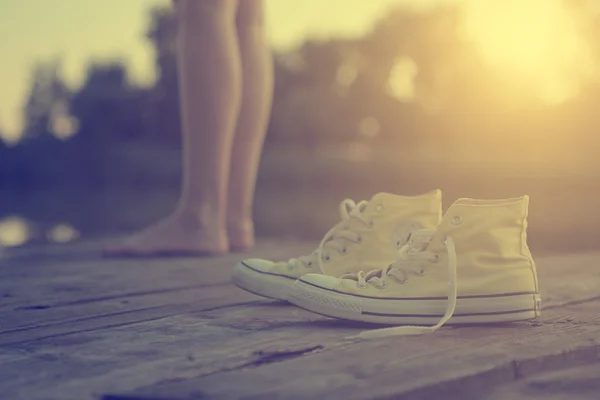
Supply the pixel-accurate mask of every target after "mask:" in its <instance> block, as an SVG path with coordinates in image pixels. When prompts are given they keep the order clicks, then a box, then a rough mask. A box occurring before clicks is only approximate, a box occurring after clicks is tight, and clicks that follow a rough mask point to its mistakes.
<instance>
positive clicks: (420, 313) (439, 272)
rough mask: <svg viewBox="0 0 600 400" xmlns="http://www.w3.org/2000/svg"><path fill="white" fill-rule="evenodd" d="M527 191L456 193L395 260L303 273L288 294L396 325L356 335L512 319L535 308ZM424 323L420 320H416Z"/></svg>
mask: <svg viewBox="0 0 600 400" xmlns="http://www.w3.org/2000/svg"><path fill="white" fill-rule="evenodd" d="M528 205H529V197H528V196H523V197H520V198H515V199H505V200H474V199H459V200H457V201H456V202H455V203H454V204H453V205H452V206H451V207H450V208H449V210H448V211H447V213H446V214H445V215H444V218H443V219H442V222H441V224H440V225H439V227H438V228H437V229H435V230H429V229H425V230H417V231H414V232H413V233H412V234H411V236H410V238H409V240H408V242H407V243H406V245H405V246H403V247H402V248H401V249H400V250H399V251H398V256H397V259H396V261H395V262H393V263H391V265H389V266H388V267H386V268H383V269H379V270H373V271H371V272H368V273H365V272H359V273H357V274H346V275H343V276H340V277H337V278H336V277H333V276H324V275H318V274H308V275H305V276H303V277H301V278H300V279H299V280H298V281H297V282H296V283H295V284H294V287H293V288H292V291H291V293H290V296H289V301H290V302H291V303H293V304H295V305H297V306H299V307H301V308H304V309H306V310H309V311H312V312H315V313H318V314H322V315H327V316H331V317H336V318H342V319H349V320H355V321H366V322H374V323H381V324H393V325H406V324H414V325H421V326H401V327H394V328H385V329H378V330H374V331H367V332H363V333H362V334H361V335H360V336H361V337H381V336H388V335H411V334H422V333H427V332H432V331H435V330H436V329H438V328H439V327H441V326H442V325H444V324H445V323H446V322H449V323H453V324H461V323H465V324H473V323H491V322H508V321H519V320H526V319H532V318H535V317H538V316H539V315H540V301H541V300H540V295H539V290H538V281H537V273H536V268H535V262H534V261H533V257H532V256H531V253H530V251H529V247H528V246H527V233H526V231H527V213H528ZM422 325H425V326H422Z"/></svg>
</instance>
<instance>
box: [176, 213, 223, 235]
mask: <svg viewBox="0 0 600 400" xmlns="http://www.w3.org/2000/svg"><path fill="white" fill-rule="evenodd" d="M174 214H175V216H176V217H178V218H179V219H180V220H181V223H182V225H183V226H184V228H185V229H186V230H189V231H215V232H226V231H227V226H226V222H225V221H226V220H225V218H224V217H220V216H219V214H218V213H216V212H210V210H207V209H194V208H191V207H178V208H177V210H176V211H175V213H174Z"/></svg>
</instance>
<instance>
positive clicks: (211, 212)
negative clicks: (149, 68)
mask: <svg viewBox="0 0 600 400" xmlns="http://www.w3.org/2000/svg"><path fill="white" fill-rule="evenodd" d="M174 4H175V6H176V8H177V10H176V11H177V15H178V18H179V23H180V25H179V29H180V32H179V59H178V62H179V73H180V91H181V94H180V96H181V107H182V127H183V152H184V157H183V189H182V194H181V198H180V201H179V204H178V207H177V210H176V211H175V212H174V214H173V215H171V216H170V217H169V218H167V219H165V220H164V221H161V222H159V223H158V224H156V225H154V226H152V227H150V228H148V229H146V230H145V231H143V232H141V233H140V234H138V235H136V236H134V237H132V238H130V239H127V240H126V241H125V242H123V243H121V244H119V245H116V246H113V247H111V248H108V249H107V253H108V254H109V255H110V253H116V254H123V253H127V254H133V255H152V254H157V253H163V252H165V253H170V252H191V253H211V254H222V253H225V252H227V251H228V248H229V243H228V238H227V232H226V230H227V228H226V226H227V225H226V224H227V209H226V206H227V197H228V196H227V190H228V178H229V172H230V163H231V149H232V145H233V138H234V131H235V122H236V118H237V115H238V112H239V104H240V101H241V65H240V56H239V48H238V43H237V36H236V25H235V17H236V9H237V0H201V1H197V0H177V1H175V2H174ZM157 161H159V160H157Z"/></svg>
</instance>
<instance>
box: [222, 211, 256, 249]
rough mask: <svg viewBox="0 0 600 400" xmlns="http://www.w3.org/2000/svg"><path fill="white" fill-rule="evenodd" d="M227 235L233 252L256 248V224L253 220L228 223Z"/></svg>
mask: <svg viewBox="0 0 600 400" xmlns="http://www.w3.org/2000/svg"><path fill="white" fill-rule="evenodd" d="M227 235H228V237H229V245H230V247H231V249H232V250H236V251H246V250H249V249H251V248H252V247H254V243H255V237H254V223H253V221H252V219H249V218H248V219H244V220H230V221H228V223H227Z"/></svg>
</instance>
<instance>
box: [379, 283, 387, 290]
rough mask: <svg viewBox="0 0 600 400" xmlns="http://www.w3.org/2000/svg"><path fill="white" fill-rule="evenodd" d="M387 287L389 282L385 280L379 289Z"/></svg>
mask: <svg viewBox="0 0 600 400" xmlns="http://www.w3.org/2000/svg"><path fill="white" fill-rule="evenodd" d="M385 288H387V283H386V282H383V283H382V284H381V286H379V287H378V288H377V289H380V290H383V289H385Z"/></svg>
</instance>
